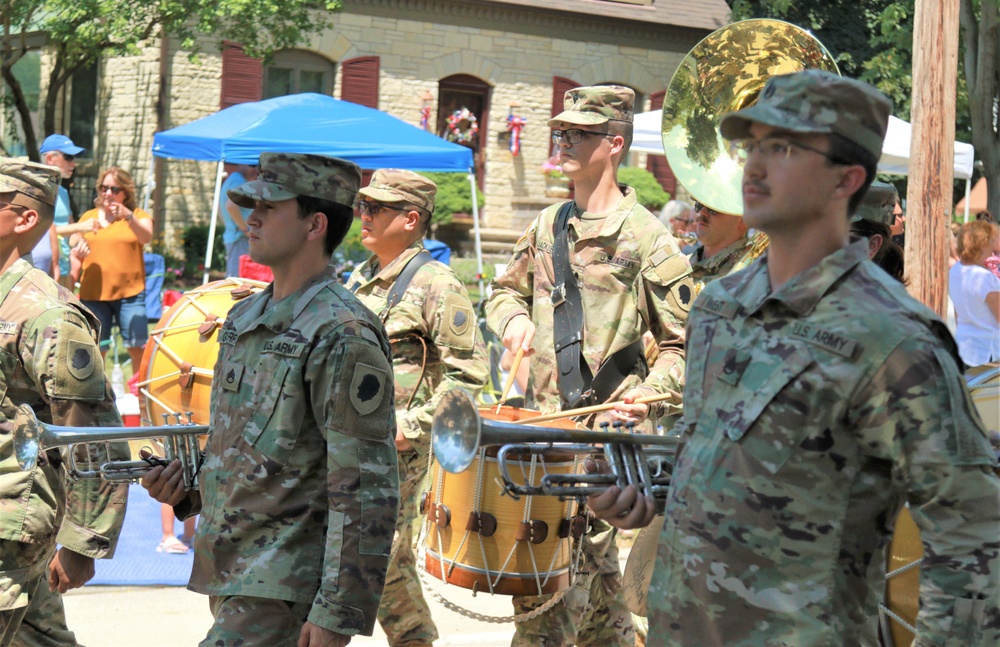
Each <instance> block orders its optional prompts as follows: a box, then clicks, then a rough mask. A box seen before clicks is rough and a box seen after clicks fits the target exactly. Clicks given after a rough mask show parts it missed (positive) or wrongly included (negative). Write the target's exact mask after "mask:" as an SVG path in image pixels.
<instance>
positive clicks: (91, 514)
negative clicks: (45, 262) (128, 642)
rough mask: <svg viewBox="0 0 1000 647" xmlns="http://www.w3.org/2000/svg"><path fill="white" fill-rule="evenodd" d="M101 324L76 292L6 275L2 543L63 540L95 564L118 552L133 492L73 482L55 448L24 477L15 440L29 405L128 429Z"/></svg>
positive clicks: (15, 272)
mask: <svg viewBox="0 0 1000 647" xmlns="http://www.w3.org/2000/svg"><path fill="white" fill-rule="evenodd" d="M99 326H100V324H99V323H98V322H97V319H96V318H95V317H94V316H93V315H92V314H91V313H90V311H89V310H87V309H86V308H84V307H83V306H82V305H81V304H80V302H79V301H77V300H76V297H74V296H73V295H72V293H70V292H69V291H68V290H66V289H65V288H63V287H61V286H60V285H58V284H57V283H56V282H55V281H53V280H52V279H51V278H49V277H48V276H46V275H45V273H44V272H41V271H39V270H36V269H34V268H32V266H31V264H30V263H28V261H26V260H24V259H20V260H18V261H16V262H15V263H14V264H13V265H12V266H11V267H10V268H8V269H7V271H6V272H4V273H3V275H2V276H0V364H2V365H3V366H2V368H3V370H2V372H0V397H2V398H3V400H2V404H0V492H2V496H0V539H5V540H10V541H18V542H25V543H31V544H44V543H51V544H52V545H53V546H54V545H55V543H56V541H58V543H60V544H62V545H63V546H65V547H66V548H69V549H70V550H72V551H74V552H76V553H79V554H81V555H85V556H88V557H94V558H107V557H111V556H112V555H113V554H114V552H115V547H116V545H117V543H118V535H119V533H120V532H121V528H122V523H124V521H125V505H126V499H127V493H128V485H127V484H118V485H111V484H108V483H104V482H102V481H99V480H83V481H72V480H70V479H68V478H67V477H66V473H65V469H63V468H61V467H59V466H58V465H56V464H53V463H52V459H53V458H54V457H56V456H58V454H57V452H56V451H55V450H53V451H50V452H47V453H45V454H43V455H41V456H39V460H38V463H37V464H36V466H35V468H34V469H32V470H30V471H21V469H20V467H18V464H17V458H16V456H15V454H14V442H13V432H14V429H13V427H14V417H15V415H16V414H17V405H19V404H29V405H31V407H32V409H34V411H35V415H36V416H37V417H38V419H39V420H40V421H41V422H45V423H50V424H56V425H69V426H75V427H94V426H106V427H120V426H121V424H122V422H121V417H120V416H119V415H118V409H117V408H115V401H114V395H113V394H112V391H111V385H110V383H109V382H108V381H107V379H106V378H105V375H104V370H103V365H102V362H101V354H100V351H99V349H98V345H97V331H98V328H99ZM126 451H127V446H126V445H124V444H122V443H118V444H116V445H115V446H114V447H113V451H112V458H115V459H119V458H126V457H127V453H126ZM58 462H59V461H58V459H57V460H56V463H58ZM64 515H65V519H64ZM25 566H28V565H27V564H25Z"/></svg>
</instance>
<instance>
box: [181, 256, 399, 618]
mask: <svg viewBox="0 0 1000 647" xmlns="http://www.w3.org/2000/svg"><path fill="white" fill-rule="evenodd" d="M272 290H273V285H272V286H269V287H268V288H267V289H265V290H263V291H262V292H260V293H258V294H256V295H254V296H252V297H250V298H247V299H245V300H244V301H240V302H239V303H237V304H236V305H235V306H233V308H232V310H231V311H230V312H229V314H228V316H227V317H226V322H225V324H224V325H223V327H222V329H221V330H220V331H219V358H218V361H217V362H216V365H215V371H214V375H213V378H212V396H211V403H212V430H211V433H210V435H209V440H208V444H207V446H206V448H205V460H204V464H203V466H202V470H201V476H200V490H201V513H202V521H201V523H200V524H199V525H198V531H197V534H196V536H195V546H194V548H195V560H194V569H193V571H192V574H191V581H190V584H189V585H188V588H190V589H191V590H192V591H196V592H198V593H205V594H209V595H219V596H228V595H243V596H252V597H261V598H270V599H278V600H288V601H291V602H302V603H311V604H312V610H311V611H310V613H309V617H308V619H309V621H310V622H312V623H314V624H316V625H319V626H321V627H324V628H326V629H329V630H331V631H335V632H337V633H341V634H348V635H352V634H357V633H363V634H365V635H371V633H372V629H373V627H374V624H375V613H376V611H377V609H378V605H379V597H380V596H381V593H382V587H383V585H384V583H385V573H386V568H387V566H388V561H389V560H388V558H389V546H390V544H391V542H392V537H393V532H394V530H395V527H396V508H397V505H398V497H399V478H398V475H397V468H396V450H395V446H394V444H393V437H394V433H395V420H394V414H393V401H392V391H391V383H392V367H391V365H390V363H389V359H388V356H389V342H388V341H387V339H386V337H385V332H384V330H383V328H382V326H381V324H379V323H378V320H376V319H375V318H374V317H373V316H372V314H371V313H370V312H368V310H367V309H365V307H364V306H363V305H362V304H361V303H360V302H358V300H357V299H355V298H354V297H353V295H351V294H350V293H349V292H348V291H347V290H346V289H344V287H343V286H341V285H339V283H338V281H337V279H336V276H335V273H334V270H333V269H332V268H328V269H327V270H325V271H324V272H322V273H320V274H318V275H317V276H316V277H314V278H313V279H311V280H310V281H309V282H307V283H306V285H304V286H303V287H302V289H300V290H299V291H298V292H296V293H295V294H292V295H289V296H288V297H287V298H285V299H282V300H281V301H279V302H277V303H272V302H271V294H272ZM192 511H193V512H197V509H194V510H192Z"/></svg>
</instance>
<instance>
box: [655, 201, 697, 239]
mask: <svg viewBox="0 0 1000 647" xmlns="http://www.w3.org/2000/svg"><path fill="white" fill-rule="evenodd" d="M693 211H694V209H693V208H692V207H691V205H689V204H688V203H687V202H684V201H683V200H671V201H670V202H668V203H667V204H666V205H664V207H663V210H662V211H660V222H662V223H663V224H664V225H666V227H667V229H669V230H670V233H672V234H673V235H674V237H680V236H684V235H686V234H687V233H688V230H690V229H691V226H692V223H693V222H694V213H693Z"/></svg>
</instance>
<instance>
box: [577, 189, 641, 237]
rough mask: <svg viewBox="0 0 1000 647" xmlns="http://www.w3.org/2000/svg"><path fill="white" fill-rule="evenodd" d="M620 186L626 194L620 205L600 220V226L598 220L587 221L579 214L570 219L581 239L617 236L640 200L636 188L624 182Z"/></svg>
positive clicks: (619, 202)
mask: <svg viewBox="0 0 1000 647" xmlns="http://www.w3.org/2000/svg"><path fill="white" fill-rule="evenodd" d="M618 186H619V188H620V189H621V190H622V193H624V196H623V197H622V199H621V200H619V201H618V205H617V206H616V207H615V208H614V209H613V210H612V211H611V212H610V213H608V215H607V216H606V217H605V218H603V219H602V220H601V221H600V226H599V227H595V225H596V224H597V221H596V220H593V221H586V220H583V219H582V218H580V216H579V215H574V216H573V217H571V218H570V219H569V223H570V225H571V226H572V227H573V228H574V229H576V232H577V234H578V235H579V237H580V239H584V238H607V237H610V236H616V235H617V234H618V232H619V231H620V230H621V228H622V225H623V224H624V223H625V219H626V218H628V216H629V214H631V213H632V211H633V209H635V207H636V205H637V204H638V200H637V199H636V193H635V189H633V188H632V187H630V186H625V185H624V184H620V185H618Z"/></svg>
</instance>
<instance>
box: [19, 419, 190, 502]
mask: <svg viewBox="0 0 1000 647" xmlns="http://www.w3.org/2000/svg"><path fill="white" fill-rule="evenodd" d="M177 418H178V419H177V424H175V425H164V426H160V427H63V426H59V425H50V424H46V423H43V422H39V420H38V418H37V417H35V412H34V411H33V410H32V408H31V407H30V406H28V405H26V404H22V405H21V406H19V407H18V411H17V417H16V419H15V421H14V453H15V455H16V456H17V462H18V465H20V467H21V469H24V470H29V469H32V468H34V466H35V464H36V463H37V462H38V456H39V454H40V453H42V452H46V451H48V450H50V449H57V448H58V449H62V448H65V450H66V451H65V452H64V459H63V460H64V461H65V462H66V465H67V471H68V473H69V475H70V477H72V478H74V479H98V478H99V479H103V480H105V481H112V482H123V481H129V482H135V481H138V480H139V479H140V478H142V476H143V475H144V474H146V472H148V471H149V470H151V469H153V468H154V467H156V466H158V465H167V464H169V463H170V462H171V461H173V460H179V461H180V462H181V467H182V470H183V473H184V489H186V490H192V489H195V488H197V487H198V470H199V469H200V467H201V450H200V448H199V445H198V436H199V435H201V434H205V433H208V426H207V425H194V424H182V423H181V422H180V416H179V415H178V416H177ZM132 440H135V441H146V440H148V441H152V442H153V443H155V444H157V445H159V446H160V447H162V449H163V454H164V456H163V457H157V456H150V457H149V458H144V459H140V460H112V459H110V458H108V457H110V456H111V453H112V452H111V448H110V445H111V444H113V443H121V442H128V441H132ZM102 457H103V458H102Z"/></svg>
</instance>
